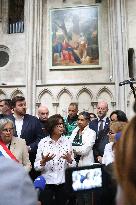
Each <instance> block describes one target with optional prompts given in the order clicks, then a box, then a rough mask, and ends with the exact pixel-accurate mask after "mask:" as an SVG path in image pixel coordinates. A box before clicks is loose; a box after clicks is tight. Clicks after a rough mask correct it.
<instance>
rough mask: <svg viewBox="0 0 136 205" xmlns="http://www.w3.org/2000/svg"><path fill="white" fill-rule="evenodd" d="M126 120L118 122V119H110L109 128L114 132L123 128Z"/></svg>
mask: <svg viewBox="0 0 136 205" xmlns="http://www.w3.org/2000/svg"><path fill="white" fill-rule="evenodd" d="M126 124H127V123H126V122H120V121H112V122H110V129H111V130H113V131H114V132H115V133H117V132H120V131H122V130H123V129H124V127H125V126H126Z"/></svg>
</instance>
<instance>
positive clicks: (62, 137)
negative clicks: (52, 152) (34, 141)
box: [49, 135, 64, 144]
mask: <svg viewBox="0 0 136 205" xmlns="http://www.w3.org/2000/svg"><path fill="white" fill-rule="evenodd" d="M63 141H64V136H63V135H61V137H60V138H59V139H58V141H57V142H58V143H62V142H63ZM54 142H55V141H54V140H53V139H52V138H51V137H50V138H49V144H52V143H54Z"/></svg>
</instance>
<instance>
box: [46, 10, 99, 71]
mask: <svg viewBox="0 0 136 205" xmlns="http://www.w3.org/2000/svg"><path fill="white" fill-rule="evenodd" d="M98 13H99V12H98V6H87V7H82V6H81V7H73V8H64V9H51V10H50V24H51V25H50V28H51V35H50V37H51V46H50V48H51V49H50V50H51V57H52V58H51V59H52V60H51V67H52V68H55V69H57V68H64V69H65V68H80V67H81V68H86V67H92V68H93V67H96V66H97V65H99V64H100V63H99V38H98V27H99V26H98Z"/></svg>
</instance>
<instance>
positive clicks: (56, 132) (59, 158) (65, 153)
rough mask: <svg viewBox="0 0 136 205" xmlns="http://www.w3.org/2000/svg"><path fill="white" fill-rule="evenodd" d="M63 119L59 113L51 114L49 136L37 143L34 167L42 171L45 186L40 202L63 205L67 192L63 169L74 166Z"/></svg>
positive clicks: (48, 204)
mask: <svg viewBox="0 0 136 205" xmlns="http://www.w3.org/2000/svg"><path fill="white" fill-rule="evenodd" d="M63 132H64V121H63V118H62V117H61V115H59V114H56V115H52V116H51V117H49V119H48V133H49V136H48V137H45V138H43V139H42V140H41V141H40V143H39V145H38V150H37V155H36V160H35V163H34V167H35V169H36V170H38V171H42V175H43V177H44V178H45V180H46V187H45V190H44V192H43V194H42V196H41V201H42V204H43V205H44V204H45V205H52V204H53V200H55V202H56V203H55V204H58V205H65V204H66V201H67V194H66V189H65V169H66V168H67V167H70V166H74V165H75V162H74V158H73V153H72V144H71V142H70V141H69V139H67V138H66V137H65V136H63Z"/></svg>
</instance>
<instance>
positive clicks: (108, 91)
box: [96, 87, 114, 102]
mask: <svg viewBox="0 0 136 205" xmlns="http://www.w3.org/2000/svg"><path fill="white" fill-rule="evenodd" d="M105 93H107V94H108V96H109V97H110V99H111V101H112V102H113V101H114V97H113V94H112V92H111V91H110V90H109V88H107V87H103V88H101V89H99V91H98V93H97V95H96V101H99V99H100V96H101V95H102V94H105ZM102 99H103V100H106V99H104V96H103V98H102Z"/></svg>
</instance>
